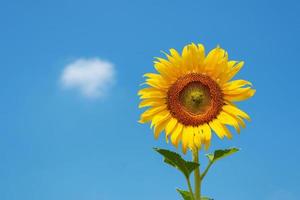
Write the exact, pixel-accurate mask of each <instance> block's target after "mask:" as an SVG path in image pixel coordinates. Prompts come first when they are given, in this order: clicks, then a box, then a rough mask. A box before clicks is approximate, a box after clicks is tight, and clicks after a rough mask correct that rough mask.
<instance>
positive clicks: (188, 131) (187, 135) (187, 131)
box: [182, 126, 194, 154]
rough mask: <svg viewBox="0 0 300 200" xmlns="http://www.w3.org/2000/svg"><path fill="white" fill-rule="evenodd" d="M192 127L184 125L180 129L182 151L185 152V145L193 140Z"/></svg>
mask: <svg viewBox="0 0 300 200" xmlns="http://www.w3.org/2000/svg"><path fill="white" fill-rule="evenodd" d="M193 136H194V132H193V127H192V126H185V127H184V128H183V131H182V151H183V153H184V154H185V153H186V150H187V147H189V145H190V143H191V141H193Z"/></svg>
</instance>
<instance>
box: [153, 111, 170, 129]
mask: <svg viewBox="0 0 300 200" xmlns="http://www.w3.org/2000/svg"><path fill="white" fill-rule="evenodd" d="M169 116H170V112H169V111H168V110H163V111H161V112H159V113H157V114H156V115H155V116H154V117H153V119H152V121H151V126H150V127H151V128H152V127H153V126H156V125H159V124H161V123H162V122H163V121H165V120H166V119H168V118H169Z"/></svg>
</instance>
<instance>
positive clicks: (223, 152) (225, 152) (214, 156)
mask: <svg viewBox="0 0 300 200" xmlns="http://www.w3.org/2000/svg"><path fill="white" fill-rule="evenodd" d="M238 151H239V149H238V148H235V147H234V148H229V149H218V150H216V151H215V152H214V153H211V154H206V157H207V158H208V159H209V161H210V162H216V161H217V160H219V159H221V158H225V157H227V156H229V155H231V154H233V153H235V152H238Z"/></svg>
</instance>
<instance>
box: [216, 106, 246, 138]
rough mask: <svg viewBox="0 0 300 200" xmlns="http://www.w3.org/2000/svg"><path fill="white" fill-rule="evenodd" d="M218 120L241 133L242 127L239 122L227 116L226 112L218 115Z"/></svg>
mask: <svg viewBox="0 0 300 200" xmlns="http://www.w3.org/2000/svg"><path fill="white" fill-rule="evenodd" d="M217 118H218V120H219V121H220V122H221V123H223V124H228V125H231V126H233V127H234V128H235V130H236V131H237V132H238V133H240V126H239V124H238V121H237V120H236V119H235V118H234V117H232V116H231V115H229V114H227V113H226V112H223V111H222V112H221V113H220V114H219V115H218V117H217Z"/></svg>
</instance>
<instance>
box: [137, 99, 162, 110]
mask: <svg viewBox="0 0 300 200" xmlns="http://www.w3.org/2000/svg"><path fill="white" fill-rule="evenodd" d="M166 103H167V102H166V99H161V98H150V99H144V100H142V101H141V102H140V104H139V108H144V107H149V106H152V107H154V106H156V107H157V106H161V105H165V104H166Z"/></svg>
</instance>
